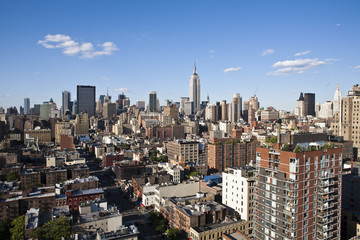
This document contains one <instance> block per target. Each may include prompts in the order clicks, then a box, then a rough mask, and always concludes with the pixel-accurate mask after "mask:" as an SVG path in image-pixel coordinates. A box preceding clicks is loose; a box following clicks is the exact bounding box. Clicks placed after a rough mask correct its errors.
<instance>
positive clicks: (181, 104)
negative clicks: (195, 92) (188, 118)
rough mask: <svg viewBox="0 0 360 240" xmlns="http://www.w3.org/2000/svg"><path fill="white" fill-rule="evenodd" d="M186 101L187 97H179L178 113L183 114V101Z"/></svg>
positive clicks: (187, 100)
mask: <svg viewBox="0 0 360 240" xmlns="http://www.w3.org/2000/svg"><path fill="white" fill-rule="evenodd" d="M186 102H189V98H188V97H181V98H180V108H179V112H180V114H185V103H186Z"/></svg>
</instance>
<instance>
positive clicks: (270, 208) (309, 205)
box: [254, 142, 342, 240]
mask: <svg viewBox="0 0 360 240" xmlns="http://www.w3.org/2000/svg"><path fill="white" fill-rule="evenodd" d="M341 162H342V148H336V147H335V148H334V147H333V146H332V145H331V144H323V143H321V142H319V143H311V144H309V143H303V144H301V145H297V147H296V148H295V149H287V147H286V148H285V147H284V148H283V150H280V149H279V147H275V148H274V149H268V148H257V153H256V168H257V180H256V182H257V184H256V188H255V200H256V206H255V216H254V236H255V238H256V239H270V237H271V238H272V239H296V240H300V239H309V240H311V239H340V234H341V233H340V231H341V227H340V215H341V186H342V175H341V171H342V164H341ZM279 213H281V214H279Z"/></svg>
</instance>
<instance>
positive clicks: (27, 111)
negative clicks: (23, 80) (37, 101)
mask: <svg viewBox="0 0 360 240" xmlns="http://www.w3.org/2000/svg"><path fill="white" fill-rule="evenodd" d="M28 114H30V98H24V115H28Z"/></svg>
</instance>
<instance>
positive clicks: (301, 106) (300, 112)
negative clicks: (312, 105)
mask: <svg viewBox="0 0 360 240" xmlns="http://www.w3.org/2000/svg"><path fill="white" fill-rule="evenodd" d="M295 115H296V116H299V117H305V116H306V114H305V101H304V95H303V93H302V92H301V93H300V97H299V100H297V101H296V108H295Z"/></svg>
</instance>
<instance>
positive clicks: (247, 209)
mask: <svg viewBox="0 0 360 240" xmlns="http://www.w3.org/2000/svg"><path fill="white" fill-rule="evenodd" d="M255 170H256V169H255V168H253V167H250V166H245V167H241V168H229V169H228V171H226V172H223V173H222V180H223V187H222V203H223V204H225V205H227V206H229V207H230V208H232V209H234V210H235V211H236V212H238V213H239V214H240V217H241V219H243V220H246V221H250V220H252V211H253V206H252V205H253V201H254V188H255V180H256V179H255Z"/></svg>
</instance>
